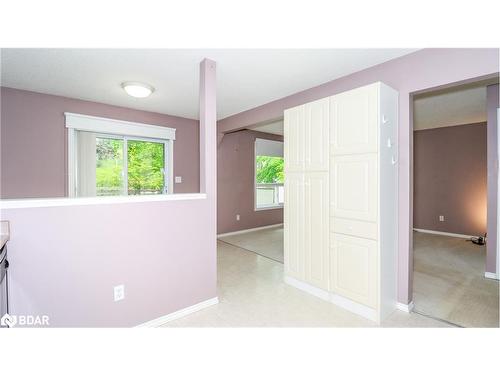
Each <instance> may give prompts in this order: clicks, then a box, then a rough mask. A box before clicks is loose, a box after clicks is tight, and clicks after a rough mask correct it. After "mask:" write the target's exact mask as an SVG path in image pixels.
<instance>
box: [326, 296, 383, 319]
mask: <svg viewBox="0 0 500 375" xmlns="http://www.w3.org/2000/svg"><path fill="white" fill-rule="evenodd" d="M330 301H331V302H332V303H333V304H335V305H337V306H340V307H342V308H344V309H346V310H347V311H350V312H352V313H354V314H357V315H359V316H362V317H363V318H366V319H369V320H372V321H374V322H377V323H379V320H380V319H379V314H378V312H377V310H375V309H373V308H371V307H368V306H365V305H362V304H361V303H357V302H354V301H352V300H350V299H348V298H345V297H342V296H339V295H338V294H335V293H330Z"/></svg>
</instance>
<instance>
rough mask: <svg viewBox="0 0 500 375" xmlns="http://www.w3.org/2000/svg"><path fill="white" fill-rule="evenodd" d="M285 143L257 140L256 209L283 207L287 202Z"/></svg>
mask: <svg viewBox="0 0 500 375" xmlns="http://www.w3.org/2000/svg"><path fill="white" fill-rule="evenodd" d="M283 167H284V161H283V142H280V141H271V140H268V139H260V138H257V139H256V140H255V208H256V209H257V210H262V209H269V208H279V207H283V202H284V200H285V189H284V187H283V182H284V172H283V170H284V168H283Z"/></svg>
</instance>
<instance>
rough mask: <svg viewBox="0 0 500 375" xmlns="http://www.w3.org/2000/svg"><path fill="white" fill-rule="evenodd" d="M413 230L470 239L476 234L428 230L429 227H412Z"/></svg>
mask: <svg viewBox="0 0 500 375" xmlns="http://www.w3.org/2000/svg"><path fill="white" fill-rule="evenodd" d="M413 230H414V231H415V232H420V233H429V234H438V235H440V236H448V237H458V238H466V239H470V238H471V237H477V236H472V235H468V234H459V233H450V232H439V231H437V230H429V229H418V228H413Z"/></svg>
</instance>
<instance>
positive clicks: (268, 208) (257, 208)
mask: <svg viewBox="0 0 500 375" xmlns="http://www.w3.org/2000/svg"><path fill="white" fill-rule="evenodd" d="M279 209H283V206H267V207H255V209H254V211H267V210H279Z"/></svg>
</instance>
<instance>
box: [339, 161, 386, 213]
mask: <svg viewBox="0 0 500 375" xmlns="http://www.w3.org/2000/svg"><path fill="white" fill-rule="evenodd" d="M377 164H378V162H377V154H359V155H341V156H335V157H334V158H333V159H332V169H331V171H330V185H331V194H330V204H331V215H332V216H334V217H340V218H346V219H355V220H365V221H371V222H376V221H377V213H378V211H377V206H378V177H377V170H378V167H377Z"/></svg>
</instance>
